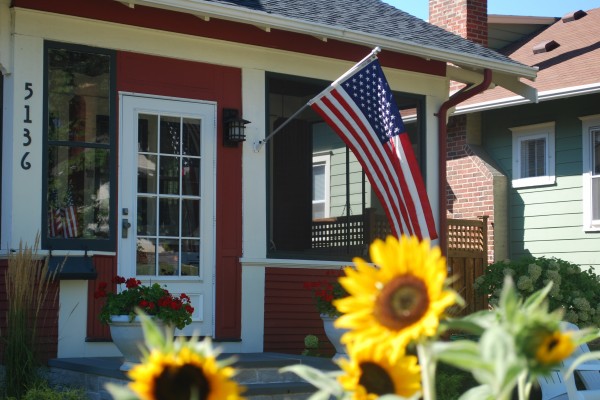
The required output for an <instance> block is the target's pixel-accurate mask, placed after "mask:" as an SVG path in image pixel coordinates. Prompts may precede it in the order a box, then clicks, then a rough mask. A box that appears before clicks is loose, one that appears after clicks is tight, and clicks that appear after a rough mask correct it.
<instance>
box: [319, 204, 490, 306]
mask: <svg viewBox="0 0 600 400" xmlns="http://www.w3.org/2000/svg"><path fill="white" fill-rule="evenodd" d="M487 221H488V217H487V216H483V217H481V218H480V219H477V220H462V219H448V248H447V252H446V257H447V263H448V272H449V276H450V277H451V278H452V280H453V281H452V288H453V289H454V290H456V291H457V292H458V293H459V294H460V295H461V296H462V297H463V298H464V300H465V302H466V308H465V309H462V310H453V312H455V313H458V314H460V315H464V314H468V313H472V312H474V311H478V310H483V309H485V308H486V307H487V303H486V302H485V300H484V298H483V296H478V295H476V294H475V291H474V288H473V283H474V282H475V279H477V277H479V276H481V275H482V274H483V271H484V270H485V267H486V266H487V247H488V246H487ZM390 233H391V230H390V227H389V225H388V223H387V219H386V216H385V215H382V214H376V213H375V209H372V208H367V209H366V210H365V213H364V214H363V215H351V216H349V217H333V218H322V219H318V220H313V223H312V242H311V243H312V248H313V249H323V250H325V249H333V248H342V247H345V248H347V249H349V250H350V251H352V252H354V253H355V254H357V255H360V254H361V253H362V254H364V253H365V251H366V249H368V245H369V244H371V243H372V242H373V240H375V239H376V238H381V239H385V237H386V236H387V235H388V234H390Z"/></svg>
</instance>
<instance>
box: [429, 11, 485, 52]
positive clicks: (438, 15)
mask: <svg viewBox="0 0 600 400" xmlns="http://www.w3.org/2000/svg"><path fill="white" fill-rule="evenodd" d="M429 22H430V23H432V24H434V25H437V26H439V27H441V28H444V29H446V30H447V31H450V32H452V33H455V34H457V35H459V36H461V37H463V38H466V39H469V40H471V41H473V42H475V43H479V44H482V45H484V46H487V43H488V33H487V32H488V30H487V0H454V1H451V0H430V1H429Z"/></svg>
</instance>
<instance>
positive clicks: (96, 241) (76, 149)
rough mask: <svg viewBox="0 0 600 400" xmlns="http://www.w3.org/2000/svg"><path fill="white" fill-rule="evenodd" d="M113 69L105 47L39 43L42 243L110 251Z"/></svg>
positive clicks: (112, 231) (47, 245)
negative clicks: (42, 117) (42, 94)
mask: <svg viewBox="0 0 600 400" xmlns="http://www.w3.org/2000/svg"><path fill="white" fill-rule="evenodd" d="M114 71H115V57H114V54H113V53H111V52H108V51H103V50H99V49H93V48H88V47H81V46H77V47H74V46H70V45H63V44H59V43H46V47H45V82H46V87H45V89H46V90H45V103H44V113H45V115H46V121H47V125H46V126H45V131H44V136H45V148H44V156H45V159H44V163H45V164H44V165H45V166H46V168H45V170H44V171H45V176H44V187H43V193H44V198H43V200H44V201H43V204H44V212H43V213H42V221H43V226H44V227H45V232H44V234H43V239H42V245H43V246H44V248H47V249H51V250H54V249H68V250H72V249H82V250H114V243H115V237H114V235H115V233H114V224H113V223H112V219H113V216H112V214H113V212H112V211H113V210H114V207H113V204H114V179H113V174H114V165H115V163H114V161H113V157H114V149H113V146H114V144H115V143H114V123H115V121H114V119H115V115H116V114H115V104H114V94H115V88H114V76H113V75H114Z"/></svg>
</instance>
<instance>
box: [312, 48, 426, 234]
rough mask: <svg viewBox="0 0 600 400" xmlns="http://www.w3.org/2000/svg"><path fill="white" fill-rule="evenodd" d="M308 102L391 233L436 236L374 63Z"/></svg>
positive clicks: (399, 123) (398, 120) (414, 166)
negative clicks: (340, 145)
mask: <svg viewBox="0 0 600 400" xmlns="http://www.w3.org/2000/svg"><path fill="white" fill-rule="evenodd" d="M309 105H310V106H311V107H312V108H313V109H314V110H315V111H316V112H317V113H318V114H319V115H321V117H322V118H323V119H324V120H325V121H326V122H327V124H328V125H329V126H331V128H333V129H334V131H335V132H336V133H337V134H338V135H339V136H340V137H341V138H342V140H343V141H344V142H345V143H346V145H347V146H348V147H349V148H350V149H351V150H352V151H353V153H354V155H355V156H356V157H357V159H358V161H359V162H360V164H361V166H362V167H363V170H364V171H365V174H366V175H367V176H368V178H369V181H370V182H371V185H372V187H373V189H374V191H375V193H376V194H377V196H378V198H379V200H380V201H381V203H382V205H383V207H384V208H385V210H386V214H387V216H388V219H389V222H390V225H391V228H392V232H393V233H394V234H395V235H396V236H400V235H401V234H406V235H415V236H417V237H419V238H424V237H428V238H430V239H435V238H437V232H436V229H435V221H434V218H433V214H432V212H431V207H430V205H429V200H428V198H427V192H426V190H425V185H424V183H423V179H422V177H421V172H420V170H419V166H418V163H417V161H416V157H415V155H414V152H413V150H412V145H411V143H410V139H409V137H408V134H407V133H406V132H405V129H404V124H403V123H402V117H401V116H400V112H399V110H398V107H397V105H396V103H395V101H394V99H393V97H392V94H391V91H390V90H389V86H388V84H387V81H386V80H385V76H384V75H383V71H382V70H381V67H380V66H379V61H378V60H377V59H374V60H372V61H370V62H369V64H367V65H366V66H364V67H362V68H356V72H354V73H353V74H351V75H349V76H348V77H347V78H345V79H344V80H338V81H336V82H334V83H333V84H332V85H331V86H330V87H329V88H328V89H326V90H325V91H323V92H322V93H321V94H319V95H318V96H317V97H315V98H314V99H312V100H311V101H309Z"/></svg>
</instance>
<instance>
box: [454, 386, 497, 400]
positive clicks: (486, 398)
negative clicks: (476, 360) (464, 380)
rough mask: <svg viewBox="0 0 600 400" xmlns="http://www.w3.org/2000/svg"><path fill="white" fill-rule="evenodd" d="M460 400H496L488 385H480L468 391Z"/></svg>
mask: <svg viewBox="0 0 600 400" xmlns="http://www.w3.org/2000/svg"><path fill="white" fill-rule="evenodd" d="M458 400H495V399H494V396H493V395H492V391H491V389H490V387H489V386H488V385H479V386H475V387H474V388H471V389H469V390H467V391H466V392H465V393H463V394H462V396H460V397H459V398H458Z"/></svg>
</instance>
